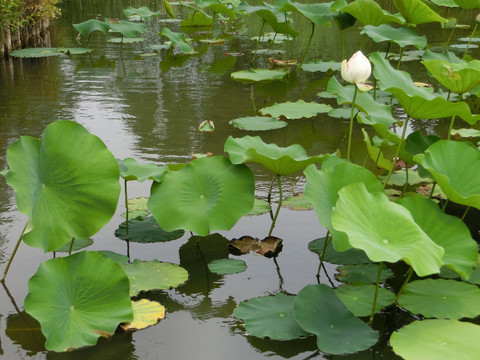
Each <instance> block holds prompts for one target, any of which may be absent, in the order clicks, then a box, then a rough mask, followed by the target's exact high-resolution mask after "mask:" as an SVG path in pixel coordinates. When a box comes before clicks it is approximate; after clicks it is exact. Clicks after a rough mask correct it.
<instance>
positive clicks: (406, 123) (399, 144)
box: [383, 117, 410, 189]
mask: <svg viewBox="0 0 480 360" xmlns="http://www.w3.org/2000/svg"><path fill="white" fill-rule="evenodd" d="M409 120H410V117H407V120H405V124H403V130H402V137H401V138H400V142H399V143H398V146H397V150H395V156H394V157H393V164H392V167H391V168H390V170H389V172H388V175H387V178H386V179H385V182H384V183H383V188H384V189H385V188H386V187H387V184H388V180H390V177H391V176H392V173H393V169H394V168H395V163H396V162H397V158H398V154H400V149H401V148H402V145H403V141H404V140H405V134H406V133H407V127H408V121H409Z"/></svg>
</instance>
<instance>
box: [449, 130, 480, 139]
mask: <svg viewBox="0 0 480 360" xmlns="http://www.w3.org/2000/svg"><path fill="white" fill-rule="evenodd" d="M450 134H451V135H452V136H454V137H455V138H457V139H458V138H460V139H461V138H474V137H480V130H476V129H452V131H451V133H450Z"/></svg>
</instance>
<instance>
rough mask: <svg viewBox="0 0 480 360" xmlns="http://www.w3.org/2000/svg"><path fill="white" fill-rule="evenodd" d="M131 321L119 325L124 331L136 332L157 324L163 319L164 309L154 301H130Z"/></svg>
mask: <svg viewBox="0 0 480 360" xmlns="http://www.w3.org/2000/svg"><path fill="white" fill-rule="evenodd" d="M132 308H133V321H132V322H129V323H124V324H120V327H121V328H122V329H123V330H125V331H136V330H140V329H145V328H147V327H149V326H152V325H155V324H157V323H158V322H159V321H160V320H162V319H163V318H165V307H164V306H162V305H160V303H158V302H156V301H150V300H147V299H140V300H138V301H132Z"/></svg>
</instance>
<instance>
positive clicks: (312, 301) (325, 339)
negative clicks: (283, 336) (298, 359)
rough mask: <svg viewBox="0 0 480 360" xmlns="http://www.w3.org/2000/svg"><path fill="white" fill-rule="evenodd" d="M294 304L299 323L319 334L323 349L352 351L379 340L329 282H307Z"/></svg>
mask: <svg viewBox="0 0 480 360" xmlns="http://www.w3.org/2000/svg"><path fill="white" fill-rule="evenodd" d="M293 308H294V315H295V319H296V320H297V322H298V324H299V325H300V326H301V327H302V328H303V329H304V330H305V331H308V332H309V333H313V334H315V335H317V346H318V348H319V349H320V350H321V351H323V352H326V353H329V354H351V353H355V352H357V351H361V350H365V349H368V348H369V347H371V346H372V345H374V344H375V343H376V342H377V339H378V332H377V331H374V330H372V329H371V328H370V327H369V326H368V325H367V324H365V323H364V322H363V321H362V320H360V319H359V318H357V317H355V316H354V315H353V314H352V313H351V312H350V311H349V310H348V309H347V307H346V306H345V305H344V304H343V303H342V301H341V300H340V299H339V298H338V296H337V295H336V294H335V292H334V291H333V289H331V288H330V287H328V286H327V285H324V284H318V285H307V286H305V287H304V288H303V289H302V290H300V292H299V293H298V295H297V297H296V299H295V302H294V306H293Z"/></svg>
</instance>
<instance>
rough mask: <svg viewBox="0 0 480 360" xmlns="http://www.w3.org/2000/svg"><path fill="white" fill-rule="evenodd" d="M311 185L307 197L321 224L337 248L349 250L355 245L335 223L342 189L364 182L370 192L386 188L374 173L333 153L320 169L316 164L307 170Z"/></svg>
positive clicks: (308, 184)
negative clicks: (335, 213)
mask: <svg viewBox="0 0 480 360" xmlns="http://www.w3.org/2000/svg"><path fill="white" fill-rule="evenodd" d="M304 173H305V176H306V177H307V185H306V186H305V197H306V198H307V199H308V200H309V201H310V202H311V203H312V204H313V206H314V207H315V213H316V214H317V217H318V220H319V221H320V224H322V225H323V226H325V227H326V228H327V229H328V230H329V231H330V234H331V235H332V240H333V247H334V248H335V250H337V251H345V250H347V249H349V248H350V247H351V246H350V244H349V242H348V238H347V235H346V234H345V233H343V232H341V231H338V230H337V229H335V228H334V227H333V226H332V222H331V218H332V212H333V209H334V207H335V204H336V202H337V199H338V191H339V190H340V189H341V188H343V187H344V186H345V185H348V184H351V183H354V182H361V183H363V184H365V186H366V188H367V189H368V191H371V192H374V191H382V190H383V186H382V184H381V183H380V182H379V181H378V179H377V178H376V177H375V175H373V173H372V172H370V171H368V170H367V169H365V168H363V167H361V166H358V165H355V164H353V163H351V162H350V161H347V160H343V159H340V158H338V157H334V156H331V157H329V158H328V159H326V160H325V161H324V162H323V164H322V169H321V170H320V171H319V170H317V168H316V167H315V166H309V167H308V168H307V169H305V172H304Z"/></svg>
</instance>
